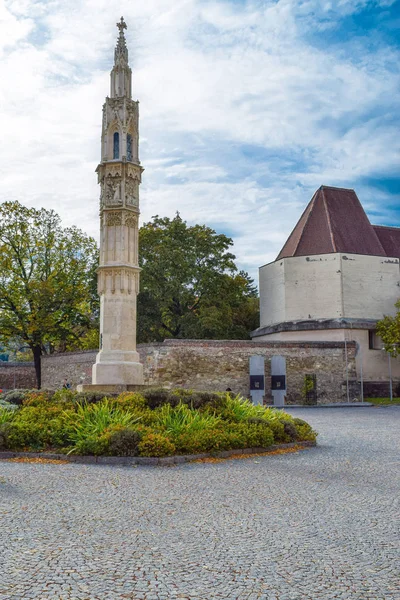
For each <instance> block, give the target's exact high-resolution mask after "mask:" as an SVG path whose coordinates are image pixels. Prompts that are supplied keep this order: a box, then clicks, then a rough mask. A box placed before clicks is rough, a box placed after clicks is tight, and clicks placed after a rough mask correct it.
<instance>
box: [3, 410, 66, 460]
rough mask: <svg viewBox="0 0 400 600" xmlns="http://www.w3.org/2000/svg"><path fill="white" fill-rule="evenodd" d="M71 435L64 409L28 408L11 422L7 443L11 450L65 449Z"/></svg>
mask: <svg viewBox="0 0 400 600" xmlns="http://www.w3.org/2000/svg"><path fill="white" fill-rule="evenodd" d="M70 433H71V429H70V428H69V426H68V423H67V422H66V417H65V414H64V412H63V410H62V408H60V407H58V406H57V405H55V404H51V405H49V406H48V407H44V406H26V407H22V408H21V410H19V411H18V412H17V413H16V415H15V417H14V419H13V420H12V421H11V422H10V425H9V429H8V442H7V443H8V447H9V448H10V449H11V450H26V449H28V448H32V449H34V450H42V449H44V448H49V447H64V446H66V445H68V443H69V436H70Z"/></svg>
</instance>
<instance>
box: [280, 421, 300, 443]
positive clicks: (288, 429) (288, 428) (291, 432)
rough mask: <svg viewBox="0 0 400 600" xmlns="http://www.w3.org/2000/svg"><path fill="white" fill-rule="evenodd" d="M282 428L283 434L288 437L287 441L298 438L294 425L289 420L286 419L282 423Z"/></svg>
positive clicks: (293, 440)
mask: <svg viewBox="0 0 400 600" xmlns="http://www.w3.org/2000/svg"><path fill="white" fill-rule="evenodd" d="M283 428H284V431H285V435H286V437H287V438H288V441H290V442H295V441H296V440H297V439H298V437H299V436H298V433H297V428H296V425H295V424H294V423H291V422H290V421H286V422H285V423H284V424H283Z"/></svg>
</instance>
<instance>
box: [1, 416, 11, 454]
mask: <svg viewBox="0 0 400 600" xmlns="http://www.w3.org/2000/svg"><path fill="white" fill-rule="evenodd" d="M8 432H9V422H8V421H6V422H5V423H0V450H7V448H8Z"/></svg>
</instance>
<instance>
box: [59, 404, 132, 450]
mask: <svg viewBox="0 0 400 600" xmlns="http://www.w3.org/2000/svg"><path fill="white" fill-rule="evenodd" d="M139 420H140V417H138V416H136V415H134V414H133V413H130V412H127V411H124V410H122V409H121V408H118V407H117V406H115V405H114V404H113V403H112V401H110V400H108V399H105V400H103V401H102V402H99V403H98V404H78V405H77V407H76V410H75V412H73V413H70V414H69V425H70V427H71V433H70V436H69V437H70V440H71V443H72V444H73V447H72V448H71V450H70V451H69V454H71V453H77V454H84V453H85V452H86V453H89V454H103V453H105V452H106V451H107V450H108V445H109V439H110V436H111V434H112V433H114V432H115V430H116V429H119V428H130V427H132V426H133V425H134V424H135V423H137V422H138V421H139Z"/></svg>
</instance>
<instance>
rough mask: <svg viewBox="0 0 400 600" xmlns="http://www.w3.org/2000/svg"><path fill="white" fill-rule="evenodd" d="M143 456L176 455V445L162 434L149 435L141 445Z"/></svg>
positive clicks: (145, 436) (144, 437)
mask: <svg viewBox="0 0 400 600" xmlns="http://www.w3.org/2000/svg"><path fill="white" fill-rule="evenodd" d="M138 448H139V453H140V455H141V456H155V457H157V456H158V457H159V456H170V455H172V454H175V450H176V448H175V444H173V442H172V441H171V440H170V438H169V437H167V436H165V435H162V434H161V433H147V434H145V435H144V436H143V438H142V440H141V442H140V443H139V446H138Z"/></svg>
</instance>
